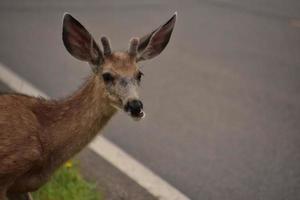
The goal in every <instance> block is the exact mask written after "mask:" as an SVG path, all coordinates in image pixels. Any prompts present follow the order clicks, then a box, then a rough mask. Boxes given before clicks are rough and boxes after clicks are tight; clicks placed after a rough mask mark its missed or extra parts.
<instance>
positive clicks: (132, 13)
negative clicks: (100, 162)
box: [0, 0, 300, 200]
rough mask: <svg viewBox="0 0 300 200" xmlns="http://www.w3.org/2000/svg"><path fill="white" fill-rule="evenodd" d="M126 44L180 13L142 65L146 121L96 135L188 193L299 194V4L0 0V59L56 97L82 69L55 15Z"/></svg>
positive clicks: (124, 119)
mask: <svg viewBox="0 0 300 200" xmlns="http://www.w3.org/2000/svg"><path fill="white" fill-rule="evenodd" d="M65 11H67V12H70V13H72V14H74V16H75V17H77V18H78V19H79V20H80V21H81V22H82V23H83V24H84V25H85V26H86V27H87V28H88V29H89V30H90V32H92V33H93V34H94V36H95V38H97V39H98V40H99V38H100V36H101V35H108V36H109V37H110V38H111V42H112V46H113V48H114V49H126V48H127V46H128V41H129V39H130V37H132V36H140V35H143V34H145V33H147V32H149V31H151V30H152V29H153V28H155V27H157V26H159V25H160V24H161V23H163V22H164V21H165V20H167V19H168V18H169V17H170V16H171V15H172V14H173V12H174V11H178V15H179V16H178V23H177V24H176V27H175V32H174V35H173V37H172V39H171V41H170V44H169V46H168V47H167V49H166V50H165V51H164V52H163V54H162V55H160V56H159V57H157V58H155V59H154V60H152V61H149V62H143V63H141V66H142V70H143V72H144V74H145V77H144V79H143V83H142V89H141V93H142V98H143V100H144V104H145V110H146V112H147V117H146V119H145V120H144V121H142V122H139V123H136V122H134V121H133V120H131V119H130V118H129V117H128V116H127V115H125V114H123V113H120V114H118V115H117V116H116V117H115V118H114V119H113V120H112V122H111V123H110V124H109V125H108V126H107V127H106V128H105V130H104V132H103V133H104V135H105V137H107V138H108V139H109V140H111V141H113V142H114V143H116V144H117V145H118V146H120V147H121V148H122V149H124V150H125V151H126V152H128V153H129V154H131V155H132V156H133V157H135V158H136V159H138V160H139V161H140V162H142V163H143V164H144V165H146V166H147V167H149V168H150V169H152V170H153V171H154V172H156V173H157V174H159V175H160V176H161V177H163V178H164V179H165V180H167V181H168V182H169V183H171V184H172V185H174V186H175V187H176V188H178V189H179V190H180V191H182V192H183V193H185V194H186V195H187V196H188V197H190V198H191V199H195V200H200V199H201V200H202V199H224V200H226V199H228V200H239V199H249V200H250V199H264V200H277V199H278V200H279V199H292V200H296V199H300V187H299V186H300V12H299V11H300V2H299V1H297V0H252V1H250V0H249V1H239V0H198V1H196V0H186V1H184V2H183V1H179V0H177V1H171V0H159V1H158V0H153V1H138V0H128V1H96V0H94V1H88V2H87V1H83V0H77V1H68V0H60V1H58V0H55V1H37V0H29V1H22V2H19V1H17V0H2V1H1V2H0V24H1V31H0V44H1V45H0V61H1V62H2V63H4V64H5V65H7V66H9V67H10V68H11V69H12V70H13V71H15V72H16V73H18V74H19V75H21V76H22V77H24V78H25V79H27V80H28V81H30V82H31V83H33V84H34V85H36V86H37V87H38V88H40V89H41V90H43V91H45V92H46V93H47V94H49V95H50V96H52V97H54V98H58V97H64V96H66V95H68V94H70V92H72V91H74V90H75V89H76V88H78V87H79V86H80V84H82V82H83V80H84V77H86V76H87V75H88V73H89V72H90V69H89V67H88V66H87V65H86V64H85V63H82V62H80V61H77V60H75V59H74V58H73V57H71V56H70V55H69V54H68V52H67V51H66V50H65V48H64V46H63V43H62V41H61V17H62V14H63V12H65Z"/></svg>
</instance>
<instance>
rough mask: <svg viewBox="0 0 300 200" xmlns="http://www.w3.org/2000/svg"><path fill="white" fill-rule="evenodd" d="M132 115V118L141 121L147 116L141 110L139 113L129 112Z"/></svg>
mask: <svg viewBox="0 0 300 200" xmlns="http://www.w3.org/2000/svg"><path fill="white" fill-rule="evenodd" d="M127 113H128V114H129V115H130V116H131V117H132V119H134V120H135V121H139V120H141V119H143V118H145V116H146V114H145V112H144V111H140V112H139V113H132V112H127Z"/></svg>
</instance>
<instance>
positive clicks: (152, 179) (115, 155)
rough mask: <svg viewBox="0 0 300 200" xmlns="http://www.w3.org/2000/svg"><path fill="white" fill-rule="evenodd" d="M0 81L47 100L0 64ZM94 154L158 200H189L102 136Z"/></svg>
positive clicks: (96, 143)
mask: <svg viewBox="0 0 300 200" xmlns="http://www.w3.org/2000/svg"><path fill="white" fill-rule="evenodd" d="M0 80H1V81H3V82H4V83H5V84H6V85H7V86H9V87H10V88H11V89H13V90H15V91H17V92H22V93H25V94H29V95H32V96H42V97H44V98H49V97H48V96H47V95H46V94H45V93H44V92H42V91H40V90H39V89H37V88H36V87H35V86H34V85H32V84H31V83H29V82H28V81H26V80H24V79H23V78H22V77H20V76H19V75H17V74H16V73H15V72H13V71H11V70H10V69H9V68H8V67H6V66H5V65H3V64H1V63H0ZM89 148H90V149H91V150H93V151H94V152H95V153H97V154H98V155H100V156H101V157H103V158H104V159H106V160H107V161H108V162H110V163H111V164H112V165H114V166H115V167H116V168H118V169H119V170H120V171H122V172H123V173H124V174H126V175H127V176H129V177H130V178H131V179H133V180H134V181H136V182H137V183H138V184H139V185H140V186H142V187H143V188H145V189H146V190H147V191H148V192H149V193H151V194H152V195H154V196H155V197H158V199H160V200H190V199H189V198H188V197H187V196H185V195H184V194H183V193H181V192H180V191H179V190H177V189H176V188H174V187H173V186H172V185H170V184H169V183H168V182H166V181H165V180H163V179H162V178H161V177H159V176H158V175H156V174H155V173H154V172H152V171H151V170H150V169H148V168H147V167H146V166H144V165H143V164H141V163H140V162H138V161H137V160H135V159H134V158H133V157H132V156H130V155H129V154H127V153H126V152H125V151H124V150H122V149H120V148H119V147H118V146H116V145H115V144H113V143H112V142H111V141H109V140H107V139H106V138H104V137H102V136H100V135H99V136H97V137H96V138H95V140H93V142H92V143H91V144H90V145H89Z"/></svg>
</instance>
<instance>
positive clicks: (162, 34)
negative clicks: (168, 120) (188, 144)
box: [62, 13, 177, 119]
mask: <svg viewBox="0 0 300 200" xmlns="http://www.w3.org/2000/svg"><path fill="white" fill-rule="evenodd" d="M176 16H177V14H176V13H175V14H174V15H173V16H172V18H171V19H170V20H168V21H167V22H166V23H165V24H163V25H162V26H160V27H158V28H157V29H155V30H154V31H152V32H150V33H149V34H147V35H145V36H143V37H141V38H132V39H131V40H130V42H129V48H128V50H127V51H115V52H114V51H112V50H111V46H110V42H109V39H108V38H107V37H102V38H101V43H102V46H103V51H102V50H101V48H100V47H99V45H98V44H97V42H96V41H95V40H94V38H93V37H92V35H91V34H90V33H89V32H88V31H87V30H86V29H85V28H84V26H83V25H81V24H80V23H79V22H78V21H77V20H76V19H75V18H74V17H72V16H71V15H70V14H65V15H64V18H63V33H62V36H63V42H64V45H65V47H66V49H67V50H68V52H69V53H70V54H71V55H72V56H74V57H75V58H77V59H79V60H82V61H85V62H88V63H89V65H90V66H91V68H92V71H93V75H94V76H97V78H99V79H100V80H101V81H102V82H103V83H104V86H105V92H106V93H107V96H108V99H109V102H110V104H111V105H112V106H114V107H116V108H118V109H122V110H124V111H125V112H126V113H128V114H129V115H130V116H131V117H133V118H134V119H141V118H143V117H144V116H145V113H144V111H143V103H142V101H141V100H140V98H139V95H138V92H137V89H138V86H139V84H140V82H141V78H142V76H143V73H142V72H141V71H140V68H139V67H138V62H140V61H143V60H147V59H151V58H154V57H155V56H157V55H159V54H160V53H161V52H162V51H163V50H164V49H165V47H166V46H167V44H168V42H169V40H170V38H171V34H172V31H173V28H174V25H175V21H176Z"/></svg>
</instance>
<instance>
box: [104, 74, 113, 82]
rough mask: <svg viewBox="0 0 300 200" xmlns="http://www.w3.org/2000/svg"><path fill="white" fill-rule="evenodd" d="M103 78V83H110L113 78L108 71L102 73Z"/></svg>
mask: <svg viewBox="0 0 300 200" xmlns="http://www.w3.org/2000/svg"><path fill="white" fill-rule="evenodd" d="M102 77H103V80H104V82H105V83H112V82H113V81H114V80H115V78H114V77H113V76H112V75H111V74H110V73H104V74H102Z"/></svg>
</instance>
